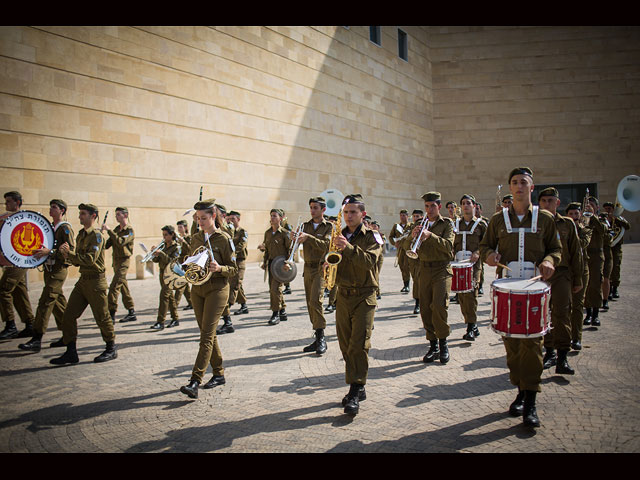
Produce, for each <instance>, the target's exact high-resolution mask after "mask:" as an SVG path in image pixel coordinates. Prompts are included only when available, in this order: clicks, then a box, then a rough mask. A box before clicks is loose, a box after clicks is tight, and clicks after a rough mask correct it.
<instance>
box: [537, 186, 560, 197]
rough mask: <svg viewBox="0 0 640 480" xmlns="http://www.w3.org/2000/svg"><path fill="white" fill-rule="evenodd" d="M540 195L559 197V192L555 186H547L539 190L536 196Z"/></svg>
mask: <svg viewBox="0 0 640 480" xmlns="http://www.w3.org/2000/svg"><path fill="white" fill-rule="evenodd" d="M541 197H556V198H560V194H559V193H558V189H557V188H556V187H547V188H545V189H544V190H541V191H540V193H539V194H538V198H541Z"/></svg>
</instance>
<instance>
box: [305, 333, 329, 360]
mask: <svg viewBox="0 0 640 480" xmlns="http://www.w3.org/2000/svg"><path fill="white" fill-rule="evenodd" d="M314 335H315V337H316V338H315V340H314V341H313V343H312V344H310V345H307V346H306V347H304V348H303V349H302V351H303V352H305V353H309V352H316V354H317V355H322V354H323V353H325V352H326V351H327V341H326V340H325V339H324V329H323V328H318V329H316V331H315V333H314Z"/></svg>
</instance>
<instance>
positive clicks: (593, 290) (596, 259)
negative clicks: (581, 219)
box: [582, 197, 608, 327]
mask: <svg viewBox="0 0 640 480" xmlns="http://www.w3.org/2000/svg"><path fill="white" fill-rule="evenodd" d="M598 209H599V202H598V199H597V198H595V197H589V199H588V202H587V204H586V206H585V211H586V212H587V213H591V214H592V216H591V219H590V221H589V224H588V226H589V228H590V229H591V240H590V241H589V245H588V246H587V254H588V255H589V258H588V263H589V283H588V285H587V289H586V291H585V297H584V307H585V310H586V311H587V315H586V317H585V318H584V321H583V322H582V324H583V325H593V326H595V327H598V326H600V319H599V318H598V312H599V311H600V307H602V279H603V276H604V243H605V241H606V239H605V235H608V234H607V230H606V227H605V225H604V224H603V223H602V221H601V220H600V218H599V217H598Z"/></svg>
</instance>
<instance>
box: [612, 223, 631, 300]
mask: <svg viewBox="0 0 640 480" xmlns="http://www.w3.org/2000/svg"><path fill="white" fill-rule="evenodd" d="M613 227H614V229H616V228H620V227H623V228H624V229H625V230H626V231H629V230H631V224H630V223H629V222H628V221H627V220H626V219H624V218H622V217H616V218H614V219H613ZM623 242H624V237H623V238H621V239H620V240H619V241H618V243H616V244H615V245H614V246H612V247H611V256H612V260H613V261H612V263H613V267H612V270H611V286H612V287H616V288H617V287H619V286H620V271H621V268H622V243H623Z"/></svg>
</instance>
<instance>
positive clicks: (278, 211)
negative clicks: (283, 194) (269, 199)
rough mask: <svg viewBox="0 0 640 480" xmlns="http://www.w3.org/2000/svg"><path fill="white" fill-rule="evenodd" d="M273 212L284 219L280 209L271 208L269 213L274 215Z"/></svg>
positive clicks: (282, 211)
mask: <svg viewBox="0 0 640 480" xmlns="http://www.w3.org/2000/svg"><path fill="white" fill-rule="evenodd" d="M274 212H275V213H277V214H278V215H280V216H281V217H284V210H282V209H281V208H272V209H271V211H270V212H269V213H274Z"/></svg>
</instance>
